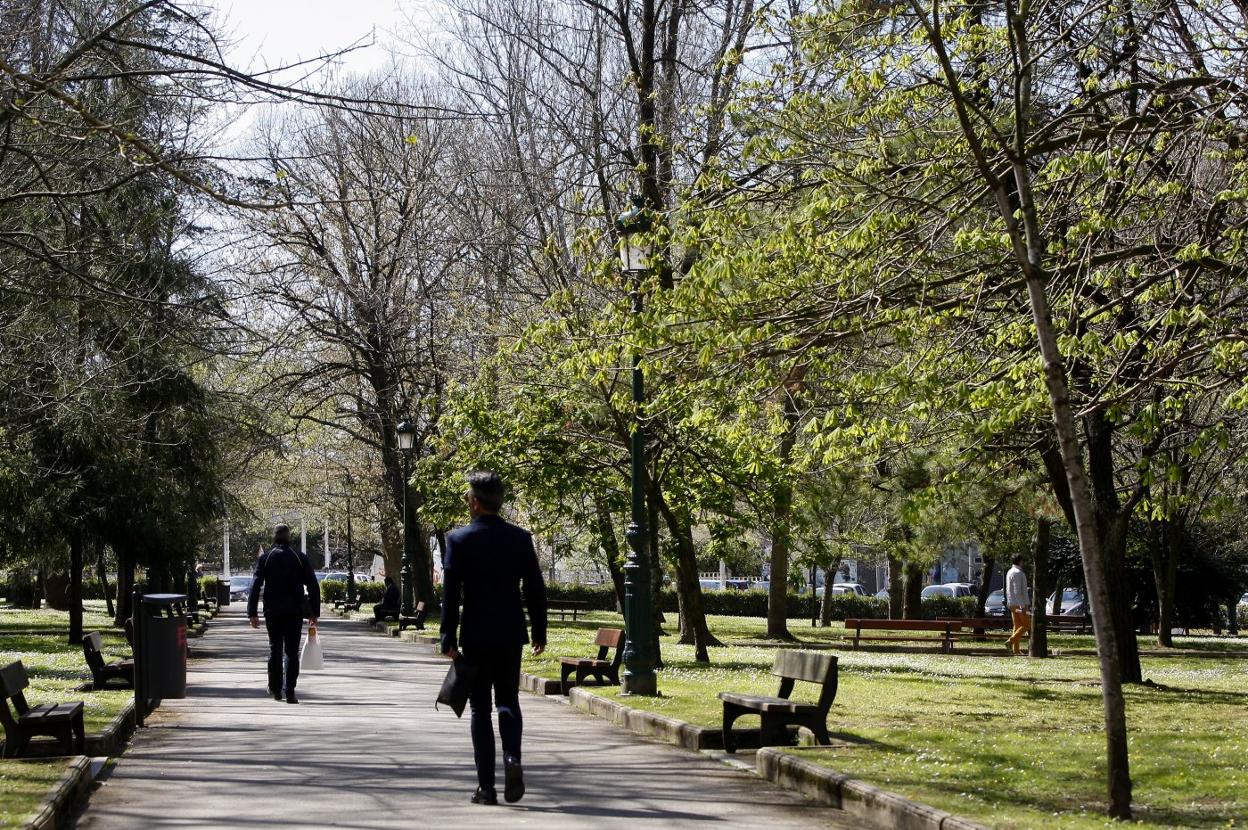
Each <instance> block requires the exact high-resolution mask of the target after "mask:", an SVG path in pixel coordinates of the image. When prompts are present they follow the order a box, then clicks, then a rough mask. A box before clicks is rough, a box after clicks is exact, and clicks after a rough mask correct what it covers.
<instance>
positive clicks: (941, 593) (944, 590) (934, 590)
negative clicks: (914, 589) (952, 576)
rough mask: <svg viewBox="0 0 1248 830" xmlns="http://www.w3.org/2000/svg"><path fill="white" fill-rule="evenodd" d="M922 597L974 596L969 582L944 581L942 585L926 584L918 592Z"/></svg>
mask: <svg viewBox="0 0 1248 830" xmlns="http://www.w3.org/2000/svg"><path fill="white" fill-rule="evenodd" d="M919 596H920V597H921V598H923V599H930V598H931V597H969V596H974V593H973V592H972V591H971V584H970V583H969V582H946V583H945V584H944V585H928V586H927V587H926V588H924V589H923V590H922V592H920V594H919Z"/></svg>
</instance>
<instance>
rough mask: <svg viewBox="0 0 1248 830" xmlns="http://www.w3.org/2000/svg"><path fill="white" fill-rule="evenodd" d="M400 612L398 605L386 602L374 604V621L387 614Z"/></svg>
mask: <svg viewBox="0 0 1248 830" xmlns="http://www.w3.org/2000/svg"><path fill="white" fill-rule="evenodd" d="M398 612H399V606H397V605H386V604H385V603H378V604H377V605H374V606H373V621H374V622H378V621H380V620H381V618H382V617H383V616H385V615H386V614H397V613H398Z"/></svg>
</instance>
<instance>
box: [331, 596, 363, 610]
mask: <svg viewBox="0 0 1248 830" xmlns="http://www.w3.org/2000/svg"><path fill="white" fill-rule="evenodd" d="M363 604H364V600H362V599H359V598H358V597H357V598H356V600H355V602H351V601H350V600H346V599H336V600H334V610H335V611H359V610H360V606H361V605H363Z"/></svg>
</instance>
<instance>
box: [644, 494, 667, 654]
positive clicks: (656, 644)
mask: <svg viewBox="0 0 1248 830" xmlns="http://www.w3.org/2000/svg"><path fill="white" fill-rule="evenodd" d="M646 513H647V515H646V522H647V524H646V532H647V533H648V534H649V536H650V555H649V557H648V558H649V560H650V578H651V583H650V588H651V594H650V596H651V598H652V600H653V602H651V606H652V609H653V614H654V624H653V625H651V626H650V628H651V630H652V633H651V635H650V636H651V640H650V648H651V649H652V652H653V654H654V669H655V671H658V670H659V669H661V668H663V651H662V649H661V644H662V640H661V639H660V638H661V637H663V636H664V631H663V623H664V622H665V617H664V616H663V558H662V556H660V555H659V508H658V507H657V506H656V505H655V498H654V494H653V493H652V492H650V488H647V491H646Z"/></svg>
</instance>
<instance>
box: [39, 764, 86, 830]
mask: <svg viewBox="0 0 1248 830" xmlns="http://www.w3.org/2000/svg"><path fill="white" fill-rule="evenodd" d="M90 789H91V759H90V758H88V757H87V756H85V755H78V756H75V757H74V760H72V761H70V762H69V766H68V767H67V768H66V769H65V772H64V773H62V774H61V778H60V780H59V781H57V782H56V786H54V787H53V788H52V791H51V792H50V793H48V794H47V795H45V796H44V797H43V801H41V802H39V809H38V810H36V811H35V814H34V815H33V816H31V817H30V818H29V819H27V820H26V821H25V823H23V824H22V828H23V830H56V828H57V827H59V826H60V825H61V821H62V820H63V819H65V818H68V817H69V815H70V814H71V813H72V812H73V810H74V809H75V808H76V807H77V806H78V804H79V803H81V802H82V801H84V800H85V799H86V798H87V795H88V793H89V792H90Z"/></svg>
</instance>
